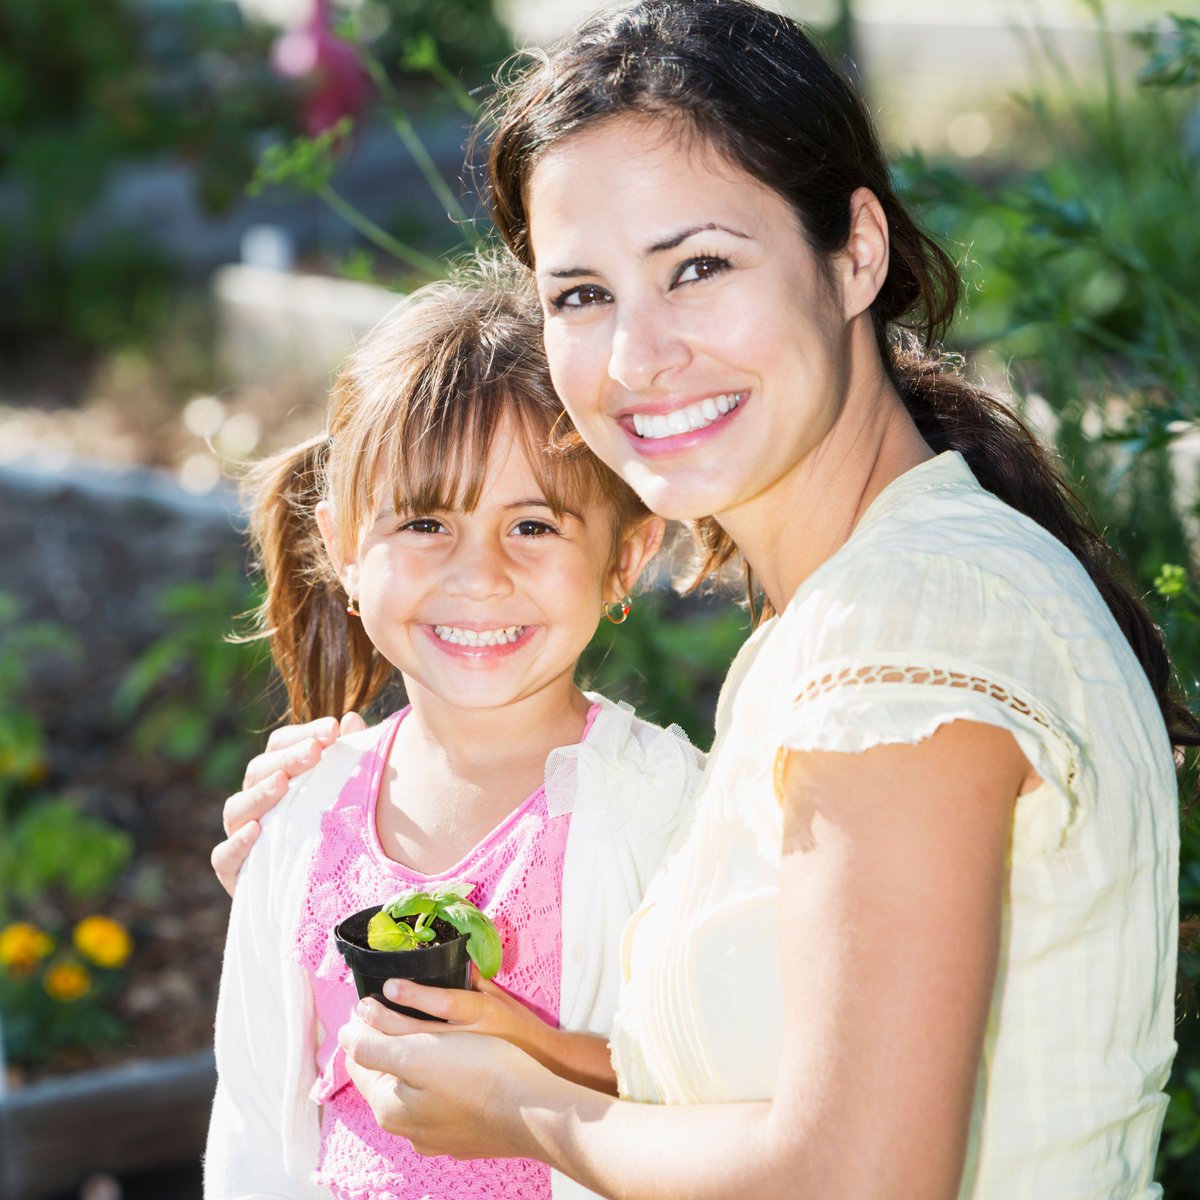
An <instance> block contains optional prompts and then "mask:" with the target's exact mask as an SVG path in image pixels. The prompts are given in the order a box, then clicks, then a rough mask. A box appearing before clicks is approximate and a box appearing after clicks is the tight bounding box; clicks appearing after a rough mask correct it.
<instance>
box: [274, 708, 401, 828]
mask: <svg viewBox="0 0 1200 1200" xmlns="http://www.w3.org/2000/svg"><path fill="white" fill-rule="evenodd" d="M389 725H390V722H389V721H382V722H380V723H379V724H378V725H372V726H371V727H370V728H369V729H362V730H359V731H358V732H356V733H349V734H346V735H345V736H343V737H340V738H338V739H337V741H336V742H333V743H331V744H330V745H329V746H326V747H325V750H324V752H323V753H322V755H321V759H320V761H319V762H318V763H317V765H316V766H315V767H313V768H312V769H311V770H309V771H305V772H304V774H303V775H297V776H296V778H295V779H293V780H292V781H291V783H290V784H289V786H288V790H287V792H286V793H285V795H284V797H283V799H282V800H280V801H279V803H278V804H277V805H275V807H274V808H273V809H271V810H270V812H268V813H267V814H266V815H265V816H264V817H263V821H262V824H263V831H264V835H267V836H269V838H270V840H271V841H272V842H280V841H288V842H294V841H295V840H298V839H299V838H301V837H302V836H303V835H304V833H305V832H306V831H308V830H310V829H311V828H313V827H315V826H316V825H317V824H319V822H320V819H321V816H322V814H323V813H324V812H325V811H326V809H328V808H329V807H330V806H331V805H333V804H334V803H336V801H337V799H338V797H339V796H340V795H341V792H342V789H343V788H344V787H345V786H346V783H347V782H348V781H349V780H350V778H351V777H352V776H353V775H354V773H355V771H356V770H357V768H358V767H359V765H360V764H361V763H362V761H363V759H364V758H365V757H366V756H367V755H369V754H370V753H372V752H373V751H374V750H375V748H376V746H377V745H378V743H379V740H380V738H382V737H384V736H386V734H387V732H388V728H389ZM268 831H270V832H269V833H268ZM284 831H286V833H285V832H284Z"/></svg>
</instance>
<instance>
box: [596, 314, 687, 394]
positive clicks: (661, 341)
mask: <svg viewBox="0 0 1200 1200" xmlns="http://www.w3.org/2000/svg"><path fill="white" fill-rule="evenodd" d="M672 318H673V314H672V313H671V311H670V307H669V306H668V305H666V304H662V303H657V304H656V303H644V304H639V305H637V306H636V307H635V306H631V305H626V306H625V308H624V310H623V311H622V312H621V313H620V315H619V316H618V318H617V322H616V328H615V329H614V331H613V340H612V349H611V352H610V354H609V360H608V374H609V377H610V378H611V379H613V380H614V381H615V382H617V383H619V384H620V385H621V386H622V387H624V388H626V389H627V390H628V391H631V392H648V391H651V390H653V388H654V387H655V386H656V385H657V384H659V383H660V382H661V377H662V376H663V375H664V374H665V373H667V372H669V371H671V370H672V369H673V368H675V367H681V366H683V365H684V363H686V362H687V361H688V358H689V356H690V352H689V350H688V346H687V342H686V340H685V339H684V338H683V337H682V336H681V333H680V331H679V330H678V329H677V328H676V325H675V322H674V320H673V319H672Z"/></svg>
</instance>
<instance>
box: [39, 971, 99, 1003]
mask: <svg viewBox="0 0 1200 1200" xmlns="http://www.w3.org/2000/svg"><path fill="white" fill-rule="evenodd" d="M42 986H43V987H45V989H46V991H47V992H48V993H49V994H50V995H51V996H53V997H54V999H55V1000H64V1001H70V1000H78V999H79V997H80V996H83V995H86V993H87V990H88V989H89V988H90V987H91V986H92V977H91V976H90V975H89V974H88V971H87V967H83V966H80V965H79V963H73V962H63V963H56V964H55V965H54V966H52V967H51V968H50V969H49V970H48V971H47V972H46V977H45V979H43V980H42Z"/></svg>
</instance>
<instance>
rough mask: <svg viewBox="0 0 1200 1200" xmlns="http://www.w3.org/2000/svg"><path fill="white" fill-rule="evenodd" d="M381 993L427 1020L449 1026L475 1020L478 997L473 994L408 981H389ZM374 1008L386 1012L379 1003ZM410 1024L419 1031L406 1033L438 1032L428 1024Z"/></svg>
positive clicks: (421, 1022)
mask: <svg viewBox="0 0 1200 1200" xmlns="http://www.w3.org/2000/svg"><path fill="white" fill-rule="evenodd" d="M383 994H384V995H385V996H386V997H387V998H388V999H389V1000H391V1001H393V1002H394V1003H396V1004H403V1005H404V1006H405V1008H415V1009H416V1010H417V1011H418V1012H423V1013H428V1014H429V1015H430V1016H431V1017H440V1018H441V1019H442V1020H443V1021H448V1022H450V1024H452V1025H470V1024H472V1023H474V1022H475V1021H476V1020H478V1018H479V1011H480V1005H479V997H478V996H477V995H476V994H475V993H474V992H468V991H462V990H460V989H458V988H435V987H426V986H425V985H424V984H420V983H413V982H412V981H411V980H408V979H389V980H388V981H387V983H385V984H384V985H383ZM376 1007H377V1008H380V1009H383V1011H384V1012H388V1011H389V1010H388V1009H386V1008H384V1007H383V1005H382V1004H380V1005H377V1006H376ZM406 1019H409V1020H412V1018H406ZM413 1023H414V1024H415V1025H417V1026H418V1027H419V1028H417V1029H413V1030H408V1032H410V1033H437V1032H438V1030H437V1029H436V1028H431V1024H432V1023H431V1022H429V1021H414V1022H413Z"/></svg>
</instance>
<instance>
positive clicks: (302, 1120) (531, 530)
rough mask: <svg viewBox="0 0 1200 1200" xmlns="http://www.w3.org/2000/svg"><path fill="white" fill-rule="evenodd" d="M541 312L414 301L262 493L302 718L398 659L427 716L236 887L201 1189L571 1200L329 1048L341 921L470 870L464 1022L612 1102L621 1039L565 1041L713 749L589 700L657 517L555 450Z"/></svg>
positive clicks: (348, 992) (293, 827) (369, 752)
mask: <svg viewBox="0 0 1200 1200" xmlns="http://www.w3.org/2000/svg"><path fill="white" fill-rule="evenodd" d="M526 312H527V309H526V307H525V302H524V301H523V300H522V299H521V298H520V297H519V295H518V294H517V291H516V289H514V288H511V287H502V286H497V285H494V284H492V283H489V282H488V281H487V279H486V278H480V279H476V280H474V281H469V282H465V283H464V282H459V283H445V284H438V285H433V286H431V287H428V288H424V289H422V290H421V291H419V292H418V293H416V294H415V295H414V296H412V297H411V298H410V299H408V300H407V301H406V302H404V303H403V304H402V305H401V306H400V308H399V309H398V310H397V312H396V313H395V314H394V315H393V316H392V317H390V318H389V319H388V320H387V321H385V322H384V323H383V324H382V325H381V326H380V327H379V328H377V329H376V330H375V331H374V332H373V333H372V334H371V335H370V336H369V338H367V339H366V340H365V341H364V343H363V344H362V346H361V347H360V349H359V350H358V352H357V353H356V354H355V355H354V357H353V359H352V360H351V363H350V365H349V367H348V368H347V369H346V370H345V372H344V373H343V374H342V376H341V377H340V379H339V380H338V382H337V385H336V387H335V390H334V395H333V404H332V410H331V412H330V420H329V430H328V433H323V434H321V435H320V436H318V437H316V438H314V439H312V440H310V441H309V442H306V443H305V444H303V445H301V446H299V447H297V448H296V449H295V450H293V451H291V452H288V453H285V454H283V455H281V456H279V457H277V458H275V459H273V460H270V461H268V462H266V463H263V464H261V465H260V466H259V467H258V468H257V470H256V472H255V473H254V475H253V477H252V480H251V488H252V492H253V510H252V534H253V538H254V541H255V544H256V547H257V550H258V552H259V555H260V558H261V562H262V566H263V569H264V573H265V575H266V581H267V597H266V600H265V602H264V606H263V613H262V616H263V623H264V628H265V629H266V630H267V631H268V633H269V635H270V637H271V643H272V650H273V653H274V655H275V658H276V661H277V662H278V664H279V667H280V670H281V672H282V674H283V677H284V680H285V682H286V685H287V688H288V694H289V698H290V701H291V706H292V712H293V715H294V716H296V717H298V718H301V719H303V718H305V717H309V716H311V715H312V714H313V713H314V712H323V711H332V710H335V709H336V710H338V711H341V710H342V709H343V708H344V707H346V706H347V705H352V706H359V705H365V704H369V703H370V702H371V701H372V700H374V699H375V698H377V697H378V696H379V694H380V692H381V691H382V690H383V688H384V687H385V685H386V684H387V683H388V681H389V680H390V679H391V678H392V677H393V672H394V671H399V673H400V676H401V677H402V679H403V681H404V688H405V692H406V694H407V697H408V700H409V707H407V708H404V709H402V710H401V711H399V712H396V713H395V714H393V715H392V716H391V717H389V718H387V719H385V720H384V721H383V722H381V723H380V724H379V725H377V726H376V727H375V728H373V729H371V730H367V731H362V732H359V733H356V734H353V735H351V736H349V737H347V738H343V739H342V740H341V741H339V742H338V743H337V744H336V745H335V746H333V747H331V748H330V749H329V750H327V751H326V753H325V755H324V757H323V758H322V761H321V764H320V766H319V767H318V768H317V769H316V770H314V771H312V772H310V773H308V774H306V775H304V776H302V777H301V778H300V779H298V780H297V781H296V782H295V784H293V786H292V788H291V791H290V792H289V794H288V796H287V798H286V799H285V800H284V802H283V803H282V804H281V805H280V806H279V808H278V809H277V810H276V811H275V812H273V813H272V814H271V816H270V817H268V818H267V820H266V821H265V822H264V836H263V837H262V839H261V843H262V844H261V845H260V846H259V848H258V850H257V852H256V853H255V855H254V857H253V860H252V861H251V863H250V864H249V866H248V867H247V869H246V870H245V871H244V872H243V874H242V877H241V879H240V882H239V886H238V889H237V894H236V896H235V899H234V904H233V910H232V914H231V918H230V927H229V936H228V942H227V946H226V953H225V965H224V972H223V975H222V981H221V993H220V1000H219V1003H218V1009H217V1025H216V1051H217V1067H218V1072H219V1084H218V1089H217V1095H216V1100H215V1103H214V1109H213V1116H212V1124H211V1127H210V1131H209V1141H208V1152H207V1157H206V1171H205V1195H206V1197H208V1200H221V1198H226V1197H236V1196H248V1195H256V1196H257V1195H263V1194H269V1195H271V1196H286V1197H316V1196H327V1195H330V1194H332V1195H334V1196H337V1197H346V1198H351V1197H353V1198H359V1197H362V1198H364V1200H365V1198H366V1197H388V1198H394V1200H401V1198H404V1197H413V1198H417V1197H422V1198H423V1197H447V1198H450V1197H454V1198H462V1197H473V1196H520V1197H523V1198H524V1200H537V1198H539V1197H549V1196H550V1195H551V1176H550V1171H549V1169H548V1168H547V1167H545V1166H543V1165H542V1164H540V1163H536V1162H532V1161H528V1160H521V1159H506V1160H494V1161H491V1160H483V1161H475V1162H457V1161H455V1160H453V1159H449V1158H423V1157H421V1156H420V1155H419V1154H417V1153H416V1152H415V1151H414V1150H413V1148H412V1146H411V1145H410V1144H409V1143H408V1142H407V1141H406V1140H405V1139H403V1138H400V1137H396V1136H393V1135H391V1134H388V1133H385V1132H383V1131H382V1130H380V1129H379V1127H378V1126H377V1124H376V1122H375V1120H374V1119H373V1117H372V1115H371V1111H370V1109H369V1107H368V1106H367V1104H366V1102H365V1101H364V1099H363V1098H362V1096H361V1095H360V1094H359V1092H358V1090H357V1089H356V1088H355V1087H354V1086H353V1085H352V1084H351V1083H350V1081H349V1077H348V1076H347V1074H346V1068H345V1061H344V1053H343V1052H342V1051H341V1050H340V1049H339V1048H338V1047H337V1044H336V1035H337V1032H338V1030H339V1028H341V1027H342V1026H343V1025H344V1024H345V1023H346V1022H347V1020H349V1018H350V1016H351V1014H352V1013H353V1012H354V1011H355V1006H356V1001H357V997H356V994H355V990H354V986H353V983H352V981H351V979H350V974H349V970H348V968H347V967H346V966H345V964H344V963H343V961H342V959H341V957H340V955H339V954H338V952H337V950H336V948H335V946H334V942H333V937H332V930H333V927H334V925H335V924H336V923H337V922H338V921H340V920H341V919H342V918H343V917H345V916H347V915H349V914H350V913H353V912H355V911H357V910H359V909H361V908H363V907H366V906H368V905H371V904H375V903H379V902H381V901H383V900H385V899H386V898H388V897H389V896H390V895H392V894H394V893H396V892H397V891H399V890H401V889H402V888H404V887H407V886H413V885H424V884H426V883H439V882H445V881H450V880H455V881H459V880H462V881H466V882H467V883H469V884H470V885H472V886H473V888H474V890H473V892H472V894H471V899H472V900H473V901H474V902H475V903H476V904H478V905H479V906H480V907H481V908H483V909H484V910H485V911H486V912H487V913H488V914H489V915H490V916H491V918H492V919H493V921H494V922H495V923H496V925H497V927H498V929H499V931H500V933H501V936H502V938H503V942H504V961H503V967H502V969H501V971H500V973H499V974H498V975H497V976H496V978H495V981H494V983H492V984H483V983H480V984H479V985H478V988H479V990H478V991H477V992H475V993H456V995H457V996H458V997H459V998H460V999H459V1000H458V1001H457V1002H456V1003H458V1004H459V1006H460V1007H459V1008H458V1009H457V1010H455V1011H456V1012H457V1013H458V1014H459V1016H460V1018H463V1017H465V1016H467V1015H469V1017H470V1020H471V1024H472V1026H473V1027H474V1028H478V1029H483V1030H484V1031H490V1032H495V1033H499V1034H500V1035H501V1036H505V1037H508V1038H510V1039H511V1040H512V1041H513V1042H514V1043H515V1044H517V1045H520V1046H522V1047H523V1048H524V1049H525V1050H526V1051H528V1052H529V1053H530V1054H532V1055H533V1056H534V1057H535V1058H537V1059H539V1060H540V1061H541V1062H543V1063H544V1064H545V1065H547V1066H548V1067H550V1068H551V1069H552V1070H555V1071H557V1072H560V1073H562V1074H563V1075H565V1076H567V1077H570V1078H573V1079H576V1080H578V1081H581V1082H587V1083H590V1084H592V1085H593V1086H607V1087H608V1088H609V1089H610V1090H611V1089H612V1087H613V1083H612V1072H611V1068H610V1067H609V1064H608V1056H607V1049H606V1046H605V1044H604V1042H603V1041H602V1040H599V1039H597V1038H594V1037H581V1036H572V1035H570V1034H568V1033H565V1032H559V1029H560V1028H561V1029H562V1030H577V1031H593V1032H595V1033H599V1034H606V1033H607V1031H608V1030H609V1029H610V1027H611V1020H612V1016H613V1011H614V1008H615V1002H616V991H617V985H618V980H617V972H616V968H615V954H613V953H612V951H613V950H614V949H615V947H616V946H617V945H618V942H619V933H620V930H621V928H622V926H623V924H624V922H625V920H626V918H627V917H628V916H629V914H630V913H631V912H632V911H633V910H634V908H636V906H637V904H638V903H639V901H640V898H641V894H642V891H643V887H644V883H645V881H646V880H647V879H648V877H649V875H650V874H651V873H652V872H653V871H654V870H655V868H656V867H657V865H658V863H659V861H660V860H661V858H662V856H663V853H664V851H665V849H666V847H667V844H668V842H669V841H670V839H671V837H672V835H673V833H674V832H675V830H676V829H677V827H678V826H679V825H680V823H681V821H682V819H683V817H684V816H685V815H686V813H687V811H688V809H689V799H690V796H691V794H692V791H693V790H694V785H695V784H696V783H697V781H698V776H699V755H698V754H697V753H696V752H695V751H694V750H693V749H692V747H691V746H690V745H688V743H687V741H686V739H685V738H684V737H683V736H682V735H681V734H680V732H679V731H678V730H676V729H672V730H662V729H659V728H657V727H655V726H653V725H649V724H647V723H645V722H643V721H640V720H637V719H636V718H635V717H634V716H633V715H632V712H631V711H630V710H629V709H628V708H626V707H624V706H619V705H616V704H613V703H610V702H608V701H606V700H603V699H602V698H600V697H598V696H588V695H584V694H583V693H582V692H580V691H579V689H578V688H577V687H576V685H575V683H574V673H575V667H576V661H577V659H578V657H579V654H580V652H581V651H582V650H583V648H584V646H585V645H586V644H587V642H588V640H589V638H590V637H591V634H592V632H593V631H594V629H595V623H596V620H597V619H598V618H599V617H600V615H601V614H602V613H604V614H605V615H607V616H609V618H610V619H614V620H616V621H617V622H618V623H619V622H620V621H622V620H624V618H625V615H626V614H627V613H628V605H629V601H628V592H629V591H630V589H632V587H633V585H634V583H635V581H636V580H637V578H638V576H639V574H640V573H641V571H642V569H643V567H644V566H645V565H646V563H647V562H648V561H649V559H650V558H651V556H652V555H653V553H654V552H655V550H656V549H657V547H658V545H659V542H660V540H661V536H662V528H663V526H662V522H661V521H659V520H658V519H656V518H654V517H652V516H650V515H649V513H648V512H647V510H646V509H645V507H644V506H643V505H642V504H641V503H640V501H638V500H637V498H636V497H635V496H634V494H633V492H632V491H630V490H629V489H628V488H626V487H625V486H624V485H623V484H621V483H620V482H619V481H618V480H617V479H616V477H615V476H614V475H612V473H611V472H609V471H608V469H607V468H605V467H603V466H602V465H601V464H600V463H599V462H598V460H596V459H595V458H593V457H592V456H591V454H590V453H588V452H587V451H585V450H582V449H581V450H578V451H575V452H573V453H567V452H551V451H549V450H547V449H546V446H547V444H548V442H549V440H550V438H551V435H552V433H556V432H561V430H560V429H559V428H558V427H559V426H561V424H562V423H563V419H564V418H563V414H562V410H561V407H560V405H559V404H558V401H557V399H556V397H555V395H554V391H553V388H552V386H551V384H550V381H549V377H548V374H547V370H546V366H545V361H544V359H543V357H542V355H541V352H540V338H539V332H538V327H537V323H536V321H534V320H532V319H531V318H529V317H528V316H527V315H526ZM318 528H319V534H318V532H317V530H318ZM462 998H466V999H468V1000H469V1001H470V1008H469V1009H468V1008H464V1007H462V1004H463V999H462ZM452 1015H453V1014H452ZM574 1186H575V1185H571V1184H570V1181H569V1180H565V1179H560V1180H558V1181H556V1184H555V1187H554V1193H555V1194H556V1195H557V1194H563V1193H564V1192H565V1191H566V1190H568V1189H570V1188H572V1187H574ZM576 1190H578V1189H576Z"/></svg>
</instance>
